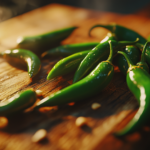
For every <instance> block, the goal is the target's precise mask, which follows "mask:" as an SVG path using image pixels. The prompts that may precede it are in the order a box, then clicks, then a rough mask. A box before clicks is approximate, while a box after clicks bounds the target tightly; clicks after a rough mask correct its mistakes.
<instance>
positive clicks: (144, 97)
mask: <svg viewBox="0 0 150 150" xmlns="http://www.w3.org/2000/svg"><path fill="white" fill-rule="evenodd" d="M118 53H119V54H122V55H124V57H125V58H126V59H127V62H128V65H129V69H128V72H127V76H126V82H127V85H128V88H129V89H130V91H131V92H132V93H133V95H134V96H135V97H136V99H137V100H138V102H139V105H140V107H139V109H138V111H137V113H136V114H135V116H134V117H133V119H132V120H131V121H130V122H129V123H128V124H127V125H126V126H125V128H123V129H122V130H121V131H118V132H116V133H115V135H116V136H123V135H126V134H130V133H133V132H135V131H136V130H137V129H139V128H140V127H142V125H144V123H145V122H146V121H147V120H148V119H149V113H150V90H149V86H150V75H149V74H148V72H147V71H145V70H144V69H143V68H142V67H140V66H137V65H134V64H133V63H132V62H131V60H130V59H129V57H128V55H127V54H126V53H124V52H118Z"/></svg>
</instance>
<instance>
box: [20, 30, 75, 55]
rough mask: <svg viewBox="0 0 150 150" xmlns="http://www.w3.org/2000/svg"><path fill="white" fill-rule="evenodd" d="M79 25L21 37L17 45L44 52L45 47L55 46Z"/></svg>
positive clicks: (36, 51)
mask: <svg viewBox="0 0 150 150" xmlns="http://www.w3.org/2000/svg"><path fill="white" fill-rule="evenodd" d="M76 28H77V27H69V28H64V29H61V30H56V31H52V32H48V33H44V34H41V35H36V36H27V37H20V38H18V39H17V44H18V45H17V47H18V48H22V49H29V50H32V51H33V52H35V53H38V52H40V53H42V52H43V49H46V48H50V47H54V46H56V45H58V44H60V42H61V41H62V40H64V39H65V38H67V37H68V36H69V35H70V34H71V33H72V32H73V31H74V30H75V29H76Z"/></svg>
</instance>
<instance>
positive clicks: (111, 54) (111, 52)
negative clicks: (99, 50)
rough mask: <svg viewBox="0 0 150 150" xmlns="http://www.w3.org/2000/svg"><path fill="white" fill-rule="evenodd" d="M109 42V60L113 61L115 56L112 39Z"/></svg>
mask: <svg viewBox="0 0 150 150" xmlns="http://www.w3.org/2000/svg"><path fill="white" fill-rule="evenodd" d="M108 43H109V45H110V54H109V57H108V59H107V61H109V62H112V58H113V46H112V43H111V40H109V41H108Z"/></svg>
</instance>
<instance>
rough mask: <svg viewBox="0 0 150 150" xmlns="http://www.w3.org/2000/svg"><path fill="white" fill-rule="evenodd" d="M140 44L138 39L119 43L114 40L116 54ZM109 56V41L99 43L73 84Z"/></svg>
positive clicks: (80, 67) (81, 67)
mask: <svg viewBox="0 0 150 150" xmlns="http://www.w3.org/2000/svg"><path fill="white" fill-rule="evenodd" d="M136 42H138V39H137V40H136V41H134V42H131V41H119V42H117V41H116V40H112V45H113V48H114V54H116V52H117V50H118V49H119V48H121V47H123V46H125V45H132V44H135V43H136ZM108 55H109V43H108V40H106V41H103V42H102V43H99V44H98V45H97V46H96V47H95V48H94V49H92V50H91V51H90V52H89V53H88V54H87V55H86V56H85V58H84V59H83V60H82V62H81V63H80V65H79V67H78V69H77V71H76V73H75V75H74V78H73V83H75V82H77V81H78V80H80V79H82V78H83V77H84V76H85V75H87V74H88V73H89V72H90V71H91V70H92V69H93V68H94V67H95V66H96V65H97V64H98V62H100V61H103V60H105V59H106V58H107V57H108Z"/></svg>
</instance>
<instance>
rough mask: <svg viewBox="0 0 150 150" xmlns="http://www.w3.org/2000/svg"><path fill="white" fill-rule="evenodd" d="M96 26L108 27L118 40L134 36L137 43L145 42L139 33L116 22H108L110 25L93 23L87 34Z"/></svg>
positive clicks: (126, 39) (129, 39) (130, 38)
mask: <svg viewBox="0 0 150 150" xmlns="http://www.w3.org/2000/svg"><path fill="white" fill-rule="evenodd" d="M96 27H103V28H105V29H108V30H109V31H110V32H112V33H113V34H115V35H116V37H117V38H118V40H119V41H120V40H121V41H133V40H135V39H136V38H139V43H142V44H145V43H146V39H145V38H144V37H143V36H141V35H140V34H139V33H137V32H135V31H133V30H131V29H128V28H126V27H123V26H121V25H117V24H116V23H113V24H110V25H101V24H97V25H94V26H93V27H91V29H90V30H89V35H90V32H91V31H92V29H94V28H96Z"/></svg>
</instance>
